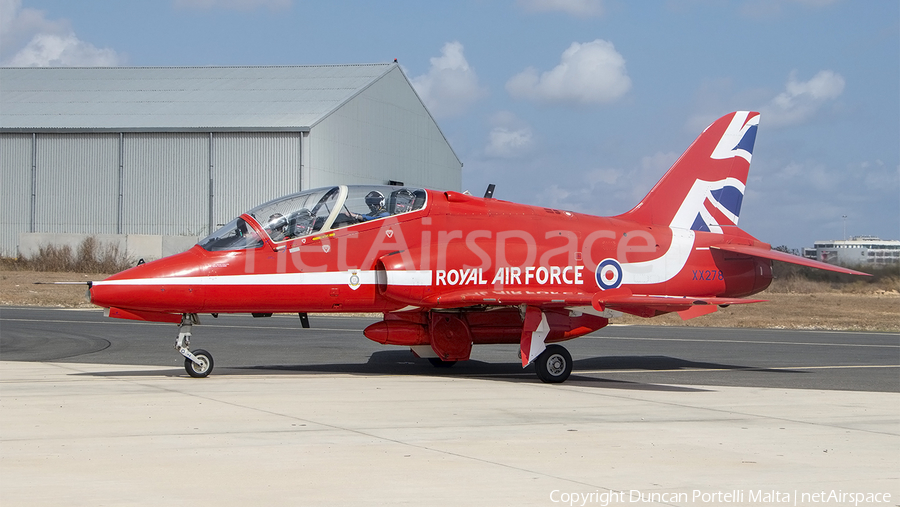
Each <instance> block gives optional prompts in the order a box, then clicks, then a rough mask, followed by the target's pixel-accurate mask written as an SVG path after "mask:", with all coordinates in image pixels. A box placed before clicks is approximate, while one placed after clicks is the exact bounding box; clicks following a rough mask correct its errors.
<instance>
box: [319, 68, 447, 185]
mask: <svg viewBox="0 0 900 507" xmlns="http://www.w3.org/2000/svg"><path fill="white" fill-rule="evenodd" d="M309 155H310V165H311V171H310V174H311V179H312V181H311V186H312V187H319V186H324V185H333V184H336V183H347V182H354V183H372V184H385V183H387V182H388V180H396V181H402V182H404V183H405V184H407V185H417V186H424V187H428V188H435V189H441V190H457V191H458V190H459V189H460V187H461V186H462V165H461V164H460V162H459V159H458V158H457V157H456V155H455V154H454V153H453V150H452V149H451V148H450V145H449V144H448V143H447V141H446V139H444V137H443V135H442V134H441V132H440V129H439V128H438V126H437V124H435V122H434V120H433V119H432V118H431V116H430V115H429V114H428V112H427V110H426V109H425V107H424V106H422V103H421V102H420V101H419V99H418V97H417V96H416V95H415V92H414V91H413V89H412V87H411V86H410V85H409V82H408V81H407V80H406V78H405V77H404V76H403V74H402V73H401V71H400V69H399V68H396V69H394V70H393V71H391V72H389V73H388V74H387V75H385V76H384V77H383V78H382V79H380V80H378V81H376V82H375V83H373V84H372V85H371V86H370V87H368V88H366V89H365V90H364V91H363V92H362V93H360V94H359V95H357V96H356V97H354V98H353V99H351V100H350V101H348V102H347V103H346V104H344V105H343V106H341V107H340V108H339V109H338V110H337V111H335V112H334V113H332V114H331V115H330V116H328V117H327V118H325V119H324V120H322V121H321V122H320V123H319V124H317V125H315V126H314V127H313V128H312V129H311V134H310V153H309Z"/></svg>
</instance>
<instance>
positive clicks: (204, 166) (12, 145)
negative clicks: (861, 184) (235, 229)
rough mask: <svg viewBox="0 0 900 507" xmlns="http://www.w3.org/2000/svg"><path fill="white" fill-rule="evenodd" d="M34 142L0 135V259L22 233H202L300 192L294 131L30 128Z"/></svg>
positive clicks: (24, 136) (12, 253)
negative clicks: (67, 130) (35, 131)
mask: <svg viewBox="0 0 900 507" xmlns="http://www.w3.org/2000/svg"><path fill="white" fill-rule="evenodd" d="M32 139H33V137H32V135H31V134H2V135H0V164H2V166H0V167H2V171H0V174H2V180H0V183H2V187H0V188H2V189H3V199H2V208H0V209H2V211H3V217H2V231H0V255H4V256H10V257H12V256H15V255H17V252H16V249H17V245H18V235H19V233H21V232H46V233H78V234H117V233H121V234H154V235H166V236H177V235H184V236H197V237H203V236H205V235H207V234H208V233H209V232H210V230H209V229H210V226H212V227H213V228H216V227H217V226H218V225H219V224H223V223H226V222H228V221H230V220H231V219H232V218H234V217H235V216H237V215H239V214H240V213H242V212H244V211H246V210H248V209H250V208H252V207H254V206H256V205H258V204H260V203H263V202H265V201H268V200H271V199H274V198H276V197H281V196H283V195H286V194H290V193H293V192H298V191H300V190H301V188H300V133H299V132H264V133H221V132H217V133H214V134H210V133H168V134H163V133H125V134H122V135H121V137H120V134H36V135H35V136H34V140H35V141H36V144H34V145H33V142H32ZM210 143H211V144H210ZM120 150H121V153H120ZM32 155H34V161H35V164H36V165H35V171H34V173H35V192H36V195H35V203H34V216H35V221H34V225H33V227H32V224H31V215H32V204H31V188H32V182H31V181H32ZM120 157H121V165H122V167H121V171H120V167H119V165H120ZM120 172H121V175H122V179H121V187H122V188H121V189H122V205H121V211H120V209H119V206H120V205H119V185H120V181H119V174H120ZM210 177H212V179H213V182H212V197H211V196H210ZM210 205H212V213H210ZM210 222H212V223H211V224H210Z"/></svg>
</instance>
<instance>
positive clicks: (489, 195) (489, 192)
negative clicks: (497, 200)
mask: <svg viewBox="0 0 900 507" xmlns="http://www.w3.org/2000/svg"><path fill="white" fill-rule="evenodd" d="M494 186H495V185H494V184H493V183H491V184H489V185H488V187H487V190H485V191H484V198H485V199H493V198H494Z"/></svg>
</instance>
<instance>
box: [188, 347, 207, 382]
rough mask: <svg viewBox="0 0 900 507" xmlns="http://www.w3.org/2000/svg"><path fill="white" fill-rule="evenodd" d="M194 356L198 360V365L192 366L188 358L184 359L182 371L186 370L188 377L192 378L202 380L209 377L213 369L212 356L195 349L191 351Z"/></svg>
mask: <svg viewBox="0 0 900 507" xmlns="http://www.w3.org/2000/svg"><path fill="white" fill-rule="evenodd" d="M193 354H194V356H195V357H196V358H197V359H199V360H200V364H194V362H193V361H191V360H190V359H188V358H185V359H184V369H185V370H187V372H188V375H190V376H192V377H194V378H203V377H206V376H207V375H209V373H210V372H211V371H212V369H213V357H212V354H210V353H209V352H207V351H205V350H203V349H197V350H194V351H193Z"/></svg>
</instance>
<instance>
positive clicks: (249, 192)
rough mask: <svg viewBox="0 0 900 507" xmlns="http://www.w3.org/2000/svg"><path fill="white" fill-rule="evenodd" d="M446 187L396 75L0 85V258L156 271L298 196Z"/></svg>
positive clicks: (232, 75) (212, 73)
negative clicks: (81, 247) (89, 245)
mask: <svg viewBox="0 0 900 507" xmlns="http://www.w3.org/2000/svg"><path fill="white" fill-rule="evenodd" d="M461 177H462V163H461V162H460V161H459V158H458V157H457V156H456V154H455V153H454V152H453V149H452V148H451V147H450V145H449V143H448V142H447V140H446V138H445V137H444V136H443V134H442V133H441V130H440V128H439V127H438V125H437V123H435V121H434V119H433V118H432V117H431V114H430V113H429V112H428V110H427V109H426V108H425V106H424V105H423V103H422V101H421V100H420V99H419V97H418V95H417V94H416V92H415V90H414V89H413V87H412V85H411V84H410V82H409V80H408V79H407V78H406V76H405V75H404V73H403V71H402V70H401V69H400V67H399V65H398V64H397V63H396V62H393V63H384V64H365V65H316V66H277V67H274V66H273V67H132V68H123V67H102V68H2V69H0V178H2V179H0V186H2V188H3V199H2V204H0V206H2V219H0V220H2V224H0V254H2V255H4V256H16V255H17V253H20V254H28V253H30V252H33V251H34V247H35V246H36V245H37V244H40V243H44V244H49V243H57V244H58V243H66V242H69V243H76V242H77V241H80V238H83V237H86V236H88V235H93V236H96V237H98V239H100V240H101V241H113V242H118V244H119V245H123V246H125V250H127V251H128V253H129V254H131V255H133V256H146V257H149V258H156V257H160V256H163V255H168V254H170V253H175V252H177V251H181V250H184V249H186V248H187V247H189V246H190V245H192V244H193V243H194V242H195V241H196V240H197V239H198V238H200V237H203V236H206V235H207V234H209V233H211V232H212V231H214V230H215V229H217V228H218V225H220V224H223V223H227V222H228V221H230V220H231V219H232V218H234V217H235V216H237V215H238V214H240V213H241V212H243V211H245V210H247V209H249V208H252V207H253V206H255V205H257V204H260V203H262V202H265V201H267V200H270V199H273V198H276V197H280V196H282V195H286V194H290V193H293V192H297V191H300V190H307V189H310V188H316V187H320V186H325V185H333V184H351V183H352V184H391V183H394V184H406V185H414V186H421V187H428V188H435V189H446V190H459V189H460V186H461ZM76 240H77V241H76Z"/></svg>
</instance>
